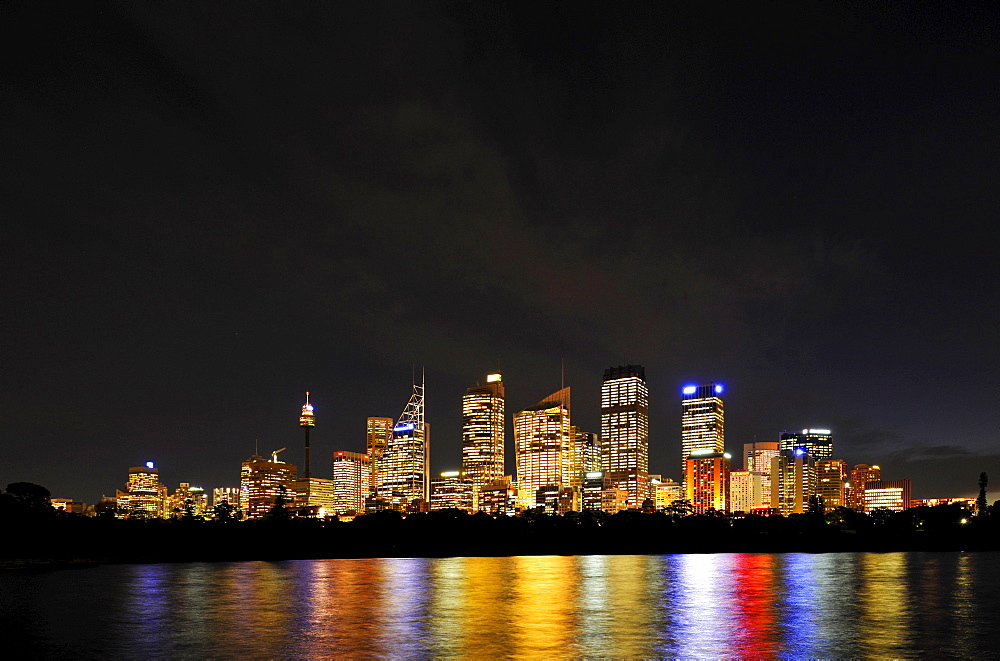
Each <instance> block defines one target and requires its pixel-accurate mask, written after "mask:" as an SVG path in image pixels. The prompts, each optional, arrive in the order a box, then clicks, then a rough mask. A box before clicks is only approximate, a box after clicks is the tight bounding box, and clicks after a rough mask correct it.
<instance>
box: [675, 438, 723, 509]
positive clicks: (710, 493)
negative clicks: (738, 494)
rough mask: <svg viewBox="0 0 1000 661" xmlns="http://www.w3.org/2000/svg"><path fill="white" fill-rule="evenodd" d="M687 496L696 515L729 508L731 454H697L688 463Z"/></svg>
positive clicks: (685, 475)
mask: <svg viewBox="0 0 1000 661" xmlns="http://www.w3.org/2000/svg"><path fill="white" fill-rule="evenodd" d="M684 492H685V493H684V495H685V497H686V498H687V500H689V501H690V502H691V507H692V511H693V512H694V513H695V514H705V513H706V512H708V511H709V510H716V511H719V512H728V511H729V455H728V454H726V453H723V452H702V453H696V454H693V455H691V456H689V457H688V458H687V460H686V461H685V465H684Z"/></svg>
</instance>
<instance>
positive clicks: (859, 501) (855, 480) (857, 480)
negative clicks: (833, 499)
mask: <svg viewBox="0 0 1000 661" xmlns="http://www.w3.org/2000/svg"><path fill="white" fill-rule="evenodd" d="M881 479H882V469H881V467H879V466H876V465H872V466H869V465H868V464H857V465H856V466H855V467H854V468H853V469H851V491H850V498H848V504H847V506H848V507H850V508H851V509H852V510H856V511H858V512H865V511H867V509H866V507H865V485H867V484H868V483H869V482H875V481H877V480H881Z"/></svg>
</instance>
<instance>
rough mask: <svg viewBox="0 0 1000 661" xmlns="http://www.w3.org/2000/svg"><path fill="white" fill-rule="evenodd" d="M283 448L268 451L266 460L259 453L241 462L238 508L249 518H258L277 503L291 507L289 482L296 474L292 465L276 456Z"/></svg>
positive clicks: (291, 499)
mask: <svg viewBox="0 0 1000 661" xmlns="http://www.w3.org/2000/svg"><path fill="white" fill-rule="evenodd" d="M284 450H285V448H281V449H280V450H275V451H274V452H272V453H271V460H270V461H268V460H267V459H265V458H264V457H261V456H260V455H253V456H252V457H250V458H249V459H248V460H246V461H244V462H243V466H242V468H241V470H240V509H241V510H242V511H243V515H244V516H245V517H246V518H248V519H261V518H263V517H265V516H267V514H268V513H269V512H270V511H271V510H272V509H273V508H274V506H275V505H277V504H278V501H279V499H281V501H282V504H283V505H285V506H286V507H291V506H292V504H293V503H294V501H295V491H294V490H293V489H292V483H293V482H295V479H296V477H297V475H298V467H297V466H296V465H295V464H286V463H285V462H283V461H281V460H280V459H278V454H279V453H281V452H283V451H284Z"/></svg>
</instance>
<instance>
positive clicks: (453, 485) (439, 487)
mask: <svg viewBox="0 0 1000 661" xmlns="http://www.w3.org/2000/svg"><path fill="white" fill-rule="evenodd" d="M472 488H473V484H472V481H471V480H468V479H467V478H466V477H465V476H464V475H462V472H461V471H445V472H443V473H441V476H440V477H435V478H432V479H431V500H430V508H431V510H446V509H460V510H465V511H466V512H472Z"/></svg>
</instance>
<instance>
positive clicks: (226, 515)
mask: <svg viewBox="0 0 1000 661" xmlns="http://www.w3.org/2000/svg"><path fill="white" fill-rule="evenodd" d="M235 511H236V506H235V505H230V504H229V501H228V500H223V501H222V502H221V503H219V504H218V505H216V506H215V507H213V508H212V512H213V513H214V514H215V518H216V520H218V521H232V520H233V513H234V512H235Z"/></svg>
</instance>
